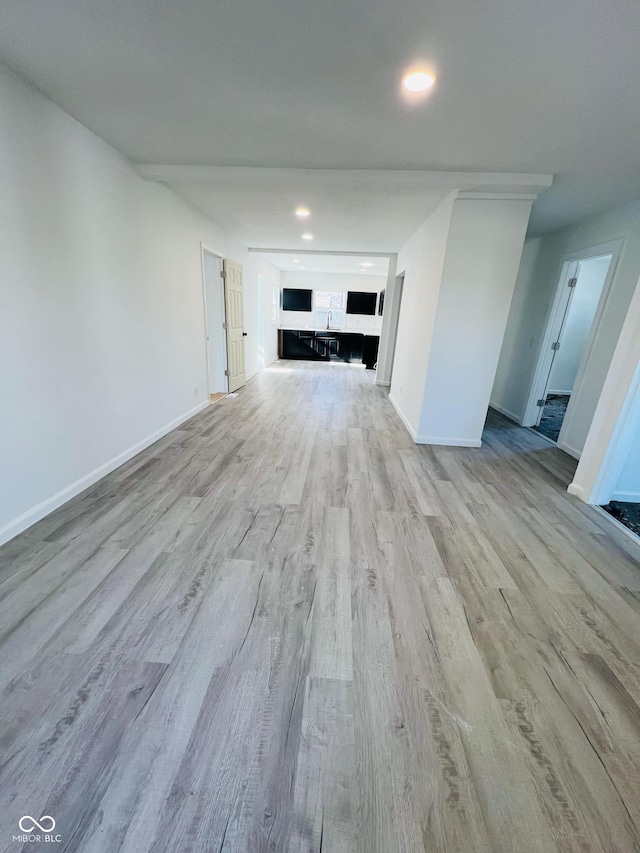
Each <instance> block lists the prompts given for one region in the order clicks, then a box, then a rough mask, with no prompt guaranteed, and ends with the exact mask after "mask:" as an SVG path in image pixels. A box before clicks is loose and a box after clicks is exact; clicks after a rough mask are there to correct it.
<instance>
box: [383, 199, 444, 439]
mask: <svg viewBox="0 0 640 853" xmlns="http://www.w3.org/2000/svg"><path fill="white" fill-rule="evenodd" d="M455 196H456V193H451V194H450V195H449V196H447V198H446V199H444V200H443V201H442V202H441V203H440V205H439V206H438V207H437V208H436V210H435V211H434V212H433V213H432V214H431V216H430V217H429V218H428V219H427V220H426V221H425V222H423V223H422V225H421V226H420V228H418V230H417V231H416V232H415V234H413V236H412V237H411V238H410V239H409V240H408V241H407V243H405V245H404V246H403V247H402V249H401V250H400V252H399V253H398V261H397V268H396V272H397V275H401V274H402V273H404V285H403V291H402V304H401V306H400V319H399V321H398V336H397V343H396V350H395V356H394V362H393V376H392V378H391V390H390V393H389V399H390V400H391V402H392V403H393V405H394V406H395V407H396V409H397V410H398V414H399V415H400V417H401V418H402V419H403V421H404V423H405V425H406V426H407V428H408V430H409V432H410V433H411V434H412V435H413V437H414V438H415V437H416V436H417V435H418V432H419V428H420V414H421V412H422V398H423V395H424V384H425V379H426V376H427V365H428V362H429V351H430V349H431V336H432V334H433V324H434V322H435V318H436V305H437V302H438V294H439V292H440V282H441V279H442V269H443V266H444V258H445V252H446V248H447V237H448V235H449V226H450V224H451V214H452V211H453V202H454V199H455Z"/></svg>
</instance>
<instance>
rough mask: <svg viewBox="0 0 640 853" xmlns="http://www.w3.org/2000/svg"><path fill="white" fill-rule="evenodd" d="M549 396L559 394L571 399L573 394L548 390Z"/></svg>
mask: <svg viewBox="0 0 640 853" xmlns="http://www.w3.org/2000/svg"><path fill="white" fill-rule="evenodd" d="M547 394H559V395H561V396H562V397H570V396H571V394H572V392H571V391H551V390H547Z"/></svg>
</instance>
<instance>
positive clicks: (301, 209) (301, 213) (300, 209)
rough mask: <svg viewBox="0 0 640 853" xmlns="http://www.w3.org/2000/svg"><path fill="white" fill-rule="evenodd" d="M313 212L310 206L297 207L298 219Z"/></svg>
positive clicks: (304, 217)
mask: <svg viewBox="0 0 640 853" xmlns="http://www.w3.org/2000/svg"><path fill="white" fill-rule="evenodd" d="M310 214H311V211H310V210H309V208H308V207H296V216H297V217H298V219H306V218H307V216H309V215H310Z"/></svg>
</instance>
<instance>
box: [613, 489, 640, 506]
mask: <svg viewBox="0 0 640 853" xmlns="http://www.w3.org/2000/svg"><path fill="white" fill-rule="evenodd" d="M609 500H611V501H621V502H622V503H631V504H638V503H640V492H613V494H612V495H611V497H610V498H609Z"/></svg>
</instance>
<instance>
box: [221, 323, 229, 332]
mask: <svg viewBox="0 0 640 853" xmlns="http://www.w3.org/2000/svg"><path fill="white" fill-rule="evenodd" d="M222 328H223V329H225V331H226V330H227V329H228V328H229V324H228V323H223V324H222Z"/></svg>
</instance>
